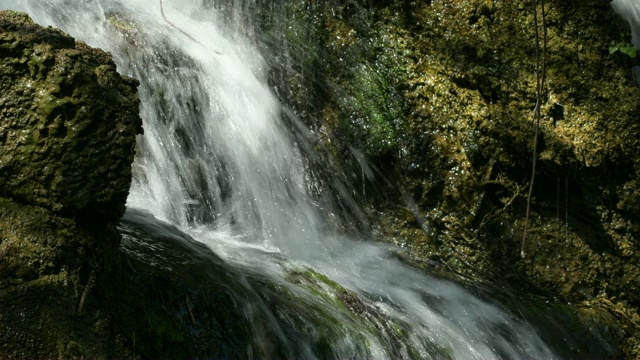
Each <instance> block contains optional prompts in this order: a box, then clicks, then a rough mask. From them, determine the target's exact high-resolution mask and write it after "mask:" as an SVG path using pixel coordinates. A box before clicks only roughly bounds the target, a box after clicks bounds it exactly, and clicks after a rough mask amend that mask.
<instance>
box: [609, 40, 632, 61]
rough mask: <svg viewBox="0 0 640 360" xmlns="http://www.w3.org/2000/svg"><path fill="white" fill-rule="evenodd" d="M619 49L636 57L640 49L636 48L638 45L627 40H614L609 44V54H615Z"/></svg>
mask: <svg viewBox="0 0 640 360" xmlns="http://www.w3.org/2000/svg"><path fill="white" fill-rule="evenodd" d="M617 51H620V52H621V53H623V54H625V55H627V56H629V57H630V58H635V57H636V55H637V53H638V49H636V47H635V46H633V44H630V43H628V42H625V41H618V42H615V41H612V42H611V46H609V54H613V53H615V52H617Z"/></svg>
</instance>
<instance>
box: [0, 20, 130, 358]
mask: <svg viewBox="0 0 640 360" xmlns="http://www.w3.org/2000/svg"><path fill="white" fill-rule="evenodd" d="M136 87H137V81H136V80H133V79H130V78H127V77H123V76H121V75H119V74H118V73H117V72H116V66H115V64H114V63H113V61H112V60H111V56H110V55H109V54H107V53H105V52H104V51H102V50H99V49H92V48H90V47H88V46H87V45H86V44H84V43H82V42H76V41H75V40H74V39H73V38H71V37H70V36H68V35H66V34H65V33H63V32H61V31H60V30H56V29H53V28H44V27H41V26H39V25H37V24H35V23H33V21H32V20H31V19H30V18H29V17H28V16H27V15H26V14H22V13H18V12H14V11H0V304H2V306H0V358H2V359H5V358H9V359H11V358H23V359H27V358H42V359H43V358H76V357H81V356H86V357H90V358H125V357H131V355H130V354H131V353H132V351H130V350H128V342H127V340H126V339H127V337H126V336H125V335H122V333H121V331H120V330H119V328H118V327H117V326H116V325H115V324H118V323H119V321H117V319H118V316H117V314H114V313H113V312H112V311H111V310H110V309H111V308H110V304H109V301H107V300H106V299H113V291H114V290H113V289H114V288H115V287H116V286H115V285H114V284H112V283H110V282H109V281H110V280H109V279H110V278H112V277H114V276H116V275H117V274H122V271H123V270H122V269H126V267H125V266H124V265H123V264H126V262H125V259H124V257H123V256H122V254H121V253H120V252H119V244H120V240H121V236H120V234H119V233H118V232H117V230H116V228H115V224H116V223H117V221H118V220H119V218H120V217H121V216H122V215H123V213H124V208H125V201H126V197H127V194H128V191H129V186H130V183H131V162H132V160H133V155H134V146H135V138H136V134H138V133H140V132H141V130H142V129H141V125H142V124H141V119H140V117H139V115H138V111H139V110H138V106H139V100H138V99H137V97H136ZM123 276H124V275H123ZM114 319H116V320H114ZM127 335H128V334H127Z"/></svg>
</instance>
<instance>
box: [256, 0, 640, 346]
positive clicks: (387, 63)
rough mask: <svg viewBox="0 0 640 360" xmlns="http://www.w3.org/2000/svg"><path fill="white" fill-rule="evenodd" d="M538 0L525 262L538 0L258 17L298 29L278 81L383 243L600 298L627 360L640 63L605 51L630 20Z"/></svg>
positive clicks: (634, 302)
mask: <svg viewBox="0 0 640 360" xmlns="http://www.w3.org/2000/svg"><path fill="white" fill-rule="evenodd" d="M545 3H546V19H545V20H546V21H545V25H546V31H547V39H548V44H547V51H546V70H547V82H546V84H547V86H546V89H545V91H544V93H543V99H542V100H543V103H542V121H541V123H540V126H541V128H540V133H539V137H538V144H539V148H538V163H537V170H538V171H537V174H536V180H535V187H534V192H533V199H532V213H531V214H532V216H531V221H530V226H529V235H528V238H527V241H526V243H525V253H526V254H527V256H526V257H525V258H524V259H521V258H520V247H521V241H522V238H523V232H524V223H525V221H524V219H525V211H526V210H525V209H526V203H527V193H528V185H529V183H530V181H531V171H532V148H533V143H534V125H533V124H534V122H533V118H532V109H533V108H534V105H535V103H536V91H535V88H536V85H535V84H536V56H535V54H536V45H535V40H534V39H535V34H534V26H533V20H534V19H533V8H534V7H533V1H508V0H496V1H486V0H465V1H457V0H442V1H440V0H439V1H395V2H392V1H364V0H361V1H358V0H356V1H339V2H336V1H318V2H314V3H312V4H309V3H308V2H304V1H288V2H287V3H286V4H285V5H283V6H284V7H285V9H284V10H282V11H283V12H284V13H287V14H291V15H290V16H289V17H288V18H287V19H286V20H284V21H283V22H282V23H279V22H278V21H274V20H273V19H271V18H267V17H265V18H264V19H263V24H262V26H263V28H265V29H267V30H268V31H272V32H274V33H276V36H274V38H276V39H279V38H283V37H285V38H286V39H287V42H283V43H282V44H281V49H279V50H278V51H277V52H276V53H278V54H279V57H284V58H287V57H291V58H293V59H294V61H289V62H287V64H289V63H292V64H295V65H294V66H291V67H288V68H279V69H278V70H279V71H281V72H283V73H286V74H288V75H289V76H288V78H289V81H288V83H287V84H286V86H284V89H283V91H281V93H283V94H286V97H287V98H288V100H289V101H290V102H291V103H293V104H294V107H295V108H296V109H297V111H298V113H299V114H301V116H302V117H303V118H304V119H305V120H306V121H307V123H308V124H309V125H310V126H311V128H312V130H313V131H314V132H315V133H316V134H318V138H319V139H320V140H321V142H322V143H324V144H325V149H326V150H327V151H326V158H327V162H331V163H332V164H334V166H335V167H336V168H342V169H343V170H344V173H345V174H346V177H348V178H349V180H350V181H351V182H354V183H356V184H357V185H356V186H355V188H356V189H358V191H359V192H360V193H363V194H364V193H366V194H367V197H366V198H362V199H360V200H361V201H362V203H364V204H365V206H367V207H368V208H369V209H370V210H371V211H370V214H371V218H372V219H373V222H374V223H377V224H378V225H379V228H378V229H379V231H380V232H381V233H382V234H384V236H383V237H381V238H382V239H385V240H386V239H392V241H394V242H395V243H397V244H399V245H401V246H403V247H404V248H405V249H406V250H407V253H408V255H409V256H410V257H412V258H413V259H415V260H416V261H417V262H419V263H423V264H432V265H436V267H439V268H442V269H453V270H455V271H456V272H459V273H463V274H465V275H466V276H469V277H472V278H475V279H485V280H488V281H489V282H491V283H499V284H501V285H502V286H506V287H508V288H510V289H512V290H516V291H522V292H524V293H532V292H533V293H536V294H541V295H544V296H548V297H550V298H554V299H558V300H559V301H562V302H567V301H570V302H571V303H579V304H582V305H583V306H587V307H590V306H592V305H593V304H600V305H602V308H606V310H605V311H606V312H612V313H613V314H614V317H615V318H618V319H621V320H622V321H621V323H620V324H618V325H616V326H613V327H612V328H616V329H624V331H626V333H625V334H624V335H621V336H620V337H619V338H618V340H619V341H620V342H619V343H618V345H621V347H622V348H623V349H624V351H625V352H626V354H625V355H624V356H623V357H626V358H637V357H638V356H640V327H638V324H639V322H638V320H639V319H640V318H639V317H638V315H637V310H638V309H639V308H640V297H639V296H638V294H640V292H639V290H640V267H639V266H638V264H639V261H638V260H639V259H640V241H639V240H638V239H639V238H640V228H639V227H638V224H639V222H640V211H639V209H640V187H639V184H640V183H639V182H638V180H637V179H638V178H639V177H640V161H639V159H640V146H639V143H638V141H637V139H638V138H639V137H640V126H639V125H640V123H639V121H638V119H640V101H638V100H639V99H640V87H639V86H638V85H637V84H636V83H635V82H634V79H633V76H632V72H631V69H632V67H633V66H634V65H637V64H638V60H637V58H631V57H630V56H628V55H627V54H625V53H622V52H620V51H614V50H615V46H614V47H612V45H615V44H626V43H628V42H629V41H630V38H631V32H630V29H629V27H628V25H627V24H626V22H625V21H624V20H623V19H622V18H620V17H619V16H618V15H616V14H615V13H614V12H613V9H612V7H611V2H610V1H609V0H589V1H583V2H580V3H579V4H578V3H571V2H568V1H564V0H547V1H545ZM538 16H539V19H538V20H539V25H540V29H541V30H542V20H541V13H540V12H539V13H538ZM596 19H598V20H596ZM282 29H284V30H282ZM278 31H282V32H283V33H282V34H277V32H278ZM540 34H541V33H540ZM278 35H280V36H279V37H278ZM539 51H540V52H541V51H542V46H540V48H539ZM280 54H281V55H280ZM275 64H276V65H277V62H276V63H275ZM276 75H278V76H279V74H276ZM300 94H301V95H300ZM308 94H313V95H314V96H312V97H311V98H313V99H317V101H314V102H308V101H306V99H308V98H309V97H308ZM352 147H355V148H357V149H360V150H361V151H362V152H363V153H365V155H366V156H367V159H368V160H369V161H370V163H369V164H370V166H371V168H372V169H375V168H377V170H378V172H377V180H373V181H370V179H372V177H370V176H366V175H367V173H371V174H373V173H376V171H375V170H371V169H367V168H361V167H360V164H361V163H362V162H361V161H360V160H359V159H358V158H357V156H353V155H352V154H353V153H354V152H353V151H352ZM360 189H365V190H366V191H364V190H362V191H361V190H360ZM612 309H614V310H612ZM622 324H623V325H622Z"/></svg>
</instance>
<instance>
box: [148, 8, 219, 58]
mask: <svg viewBox="0 0 640 360" xmlns="http://www.w3.org/2000/svg"><path fill="white" fill-rule="evenodd" d="M158 1H159V2H160V14H161V15H162V18H163V19H164V21H165V22H166V23H167V24H169V25H171V27H172V28H174V29H176V30H178V31H180V32H181V33H182V34H183V35H184V36H186V37H188V38H189V39H191V40H193V41H194V42H195V43H198V44H200V46H202V47H205V48H206V46H204V44H202V43H201V42H200V41H198V40H196V38H194V37H193V36H191V35H189V33H187V32H186V31H184V30H182V29H180V28H179V27H177V26H176V25H175V24H174V23H172V22H171V21H169V19H167V16H166V15H165V14H164V4H163V0H158ZM213 51H214V52H215V53H216V54H218V55H222V53H221V52H219V51H217V50H213Z"/></svg>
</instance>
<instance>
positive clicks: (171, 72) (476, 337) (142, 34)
mask: <svg viewBox="0 0 640 360" xmlns="http://www.w3.org/2000/svg"><path fill="white" fill-rule="evenodd" d="M234 3H236V4H235V6H236V7H235V8H234V10H233V11H231V12H227V13H231V14H232V15H233V16H232V20H229V19H227V18H226V17H225V16H224V15H223V13H221V12H220V8H221V7H222V6H221V5H220V4H217V5H216V4H214V5H215V6H214V5H212V4H210V3H209V4H203V3H202V2H201V1H196V0H180V1H177V0H164V4H163V5H164V13H165V17H163V16H162V14H161V9H160V3H159V2H157V1H148V0H122V1H119V0H83V1H69V0H24V1H19V2H15V1H13V0H11V1H9V0H0V7H9V8H13V9H16V10H25V11H27V12H28V13H29V14H30V15H31V16H32V17H33V18H34V20H35V21H37V22H38V23H41V24H45V25H52V26H56V27H59V28H62V29H63V30H65V31H66V32H68V33H70V34H71V35H73V36H75V37H76V38H78V39H81V40H83V41H85V42H87V43H88V44H89V45H91V46H94V47H100V48H103V49H106V50H108V51H110V52H111V53H112V54H113V56H114V59H115V61H116V63H117V65H118V69H119V71H120V72H122V73H125V74H127V75H130V76H133V77H135V78H137V79H138V80H140V82H141V84H140V88H139V96H140V98H141V101H142V105H141V110H140V111H141V116H142V118H143V122H144V135H143V136H140V137H139V138H138V154H137V156H136V159H135V163H134V164H133V168H134V179H133V184H132V187H131V192H130V196H129V199H128V202H127V207H128V208H130V209H139V210H143V211H145V212H147V213H150V214H152V215H153V217H155V218H156V219H158V220H161V221H163V222H166V223H170V224H172V225H174V226H176V227H177V228H179V229H180V230H181V231H183V232H184V233H186V234H189V235H190V236H192V237H193V238H194V239H196V240H198V241H199V242H201V243H203V244H206V245H207V246H209V247H210V248H211V249H212V250H213V251H214V252H215V253H217V254H218V255H220V256H221V257H222V258H223V259H225V261H227V262H229V263H231V264H235V265H236V266H238V267H239V268H241V269H245V271H254V272H256V273H260V274H263V275H264V276H267V277H269V278H270V279H272V281H273V282H275V283H277V284H279V285H280V286H283V287H286V288H288V289H290V290H289V291H291V292H294V293H296V294H304V295H301V298H303V299H306V300H305V301H309V303H313V304H316V303H321V304H322V305H318V306H322V310H321V311H320V312H319V313H318V314H325V315H326V314H333V315H326V316H333V317H334V318H335V319H338V320H339V323H338V324H337V325H336V324H334V325H332V326H334V327H335V328H334V329H333V330H332V331H333V332H334V333H337V334H340V338H339V339H338V338H336V339H335V341H332V342H331V343H330V345H329V347H330V350H327V352H326V353H325V354H324V355H322V354H318V353H316V351H315V350H314V349H317V347H314V346H313V341H314V339H312V337H313V336H312V335H309V338H303V339H301V338H297V339H293V338H292V339H285V340H284V341H285V342H287V343H288V344H289V346H291V349H290V352H289V355H290V356H289V357H290V358H321V357H328V358H379V359H387V358H395V357H402V358H438V359H440V358H454V359H501V358H509V359H518V358H522V359H526V358H530V359H554V358H557V356H556V355H555V354H554V353H553V352H552V351H551V350H550V349H549V347H548V346H547V345H545V343H544V342H543V341H542V340H541V338H540V336H538V334H536V331H535V329H534V328H533V327H532V326H531V325H529V324H527V323H526V322H525V321H524V320H523V319H522V318H521V317H518V316H516V315H514V314H512V313H511V312H510V311H508V310H506V309H505V308H504V307H502V306H501V305H500V304H499V303H497V302H493V301H488V300H486V299H481V298H479V297H477V296H475V295H474V294H472V293H471V292H470V291H468V290H466V289H464V288H462V287H461V286H459V285H456V284H454V283H452V282H449V281H445V280H442V279H438V278H435V277H431V276H429V275H426V274H425V273H423V272H421V271H418V270H415V269H413V268H411V267H409V266H407V265H405V264H402V263H401V262H399V261H397V260H395V259H394V257H393V255H392V253H391V252H390V251H389V249H387V248H385V247H383V246H381V245H377V244H372V243H369V242H366V241H358V240H357V239H349V238H346V237H345V236H343V235H340V234H339V232H338V231H336V229H334V228H333V225H332V224H331V221H328V220H327V214H331V212H332V211H334V210H332V209H327V208H326V206H325V204H323V203H321V202H318V200H317V199H316V198H314V197H311V196H310V195H309V193H308V190H307V189H308V188H309V186H310V183H311V182H313V181H314V179H313V178H312V177H311V176H310V175H309V174H308V173H307V172H306V171H305V166H304V159H305V156H309V154H307V153H305V151H306V150H304V149H307V148H309V147H308V146H305V144H299V143H297V142H299V141H300V139H299V138H297V137H293V136H292V135H291V134H290V133H289V130H288V128H287V126H285V124H284V123H283V122H282V118H283V107H282V105H281V104H280V103H279V102H278V100H277V98H276V97H275V96H274V94H273V91H272V89H271V88H270V87H269V86H268V85H267V83H266V77H267V71H268V69H267V66H266V63H265V61H264V59H263V57H262V56H263V55H262V54H260V52H259V51H258V50H257V49H258V47H257V45H256V43H255V42H256V39H255V37H252V36H251V30H248V29H249V28H247V27H246V26H250V23H247V22H248V21H250V18H251V17H250V16H243V14H244V13H243V11H244V10H243V9H244V7H243V4H241V3H240V2H239V1H235V2H234ZM233 19H235V20H236V24H238V23H239V24H240V25H235V26H232V25H229V24H230V23H233ZM244 25H246V26H244ZM291 278H297V279H298V280H299V281H291ZM309 279H315V280H314V281H315V283H316V285H318V286H317V288H316V289H314V291H306V290H304V289H301V288H300V284H299V283H300V282H309V281H310V280H309ZM318 289H321V290H323V291H327V293H328V294H333V295H331V296H333V297H335V296H342V297H344V298H346V300H345V299H343V300H344V301H347V302H349V303H351V304H353V308H358V309H360V310H353V311H352V312H355V313H358V312H359V313H364V312H367V311H368V312H374V313H376V314H380V315H379V317H378V318H376V319H369V320H368V321H370V322H373V323H374V325H373V326H369V327H366V326H361V327H360V328H359V327H358V324H360V323H359V322H358V321H354V320H352V318H353V317H354V315H353V313H352V312H349V311H347V310H345V309H342V308H341V309H337V308H336V307H335V305H334V304H333V303H335V299H334V300H331V299H329V298H330V297H331V296H329V297H326V298H323V297H322V296H321V297H320V298H319V299H315V300H314V299H312V298H311V297H312V296H313V295H314V293H315V292H317V291H316V290H318ZM336 289H340V290H339V291H337V292H336V291H335V290H336ZM343 289H344V290H343ZM256 291H257V292H258V293H259V290H256ZM335 294H338V295H335ZM247 301H249V300H247ZM332 306H333V307H332ZM247 308H251V309H252V310H251V311H261V312H265V314H267V315H265V316H266V317H268V318H270V319H273V320H272V321H273V322H274V324H273V326H272V327H271V328H270V329H269V331H273V332H277V333H278V334H279V335H278V336H280V337H285V338H286V333H287V331H285V330H283V328H284V327H285V326H293V327H295V326H299V327H303V326H311V325H312V324H306V325H304V324H303V325H300V324H299V323H297V322H295V321H292V322H290V323H286V322H284V321H285V320H282V319H285V318H289V317H295V314H281V313H275V312H273V313H270V311H272V310H270V309H268V308H266V307H265V306H264V303H257V305H252V304H248V305H247ZM313 309H315V307H314V306H311V307H310V309H309V311H313ZM364 309H370V310H364ZM278 319H280V320H278ZM278 321H280V322H281V323H280V325H279V323H278ZM382 323H384V324H382ZM283 324H284V325H283ZM296 324H297V325H296ZM389 324H391V325H389ZM376 329H377V330H376ZM380 329H383V330H384V329H386V330H384V331H381V330H380ZM385 331H386V332H388V333H392V332H394V331H395V332H396V333H397V334H396V335H393V336H392V335H388V336H387V340H388V338H389V337H394V336H395V338H396V339H399V340H401V341H402V342H403V345H402V346H398V347H396V349H390V346H389V341H386V342H385V336H384V334H383V335H380V333H381V332H382V333H384V332H385ZM299 332H300V333H304V334H316V333H321V332H322V330H321V329H310V330H304V331H303V330H299ZM326 354H330V355H326Z"/></svg>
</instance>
